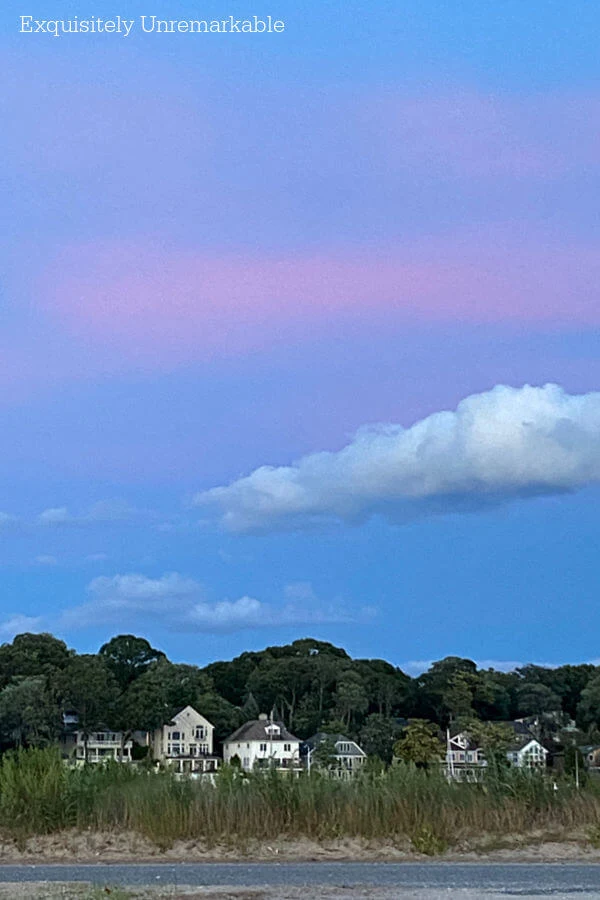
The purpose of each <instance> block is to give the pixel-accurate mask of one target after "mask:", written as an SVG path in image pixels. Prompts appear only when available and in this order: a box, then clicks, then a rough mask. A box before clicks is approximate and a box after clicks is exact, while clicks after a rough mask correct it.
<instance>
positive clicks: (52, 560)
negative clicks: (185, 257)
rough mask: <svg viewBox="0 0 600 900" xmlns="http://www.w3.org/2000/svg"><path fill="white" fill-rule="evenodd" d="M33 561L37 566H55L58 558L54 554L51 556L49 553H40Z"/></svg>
mask: <svg viewBox="0 0 600 900" xmlns="http://www.w3.org/2000/svg"><path fill="white" fill-rule="evenodd" d="M34 562H35V564H36V565H38V566H57V565H58V559H57V558H56V556H52V555H51V554H49V553H41V554H40V555H39V556H36V558H35V559H34Z"/></svg>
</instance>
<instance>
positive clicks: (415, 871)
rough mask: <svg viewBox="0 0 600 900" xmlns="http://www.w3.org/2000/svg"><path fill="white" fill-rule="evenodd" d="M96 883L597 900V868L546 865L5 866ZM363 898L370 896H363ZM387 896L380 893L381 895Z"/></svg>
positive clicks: (13, 876) (35, 875) (3, 875)
mask: <svg viewBox="0 0 600 900" xmlns="http://www.w3.org/2000/svg"><path fill="white" fill-rule="evenodd" d="M33 881H35V882H42V881H54V882H56V881H59V882H71V883H72V882H88V883H89V882H92V883H95V884H103V885H105V884H111V885H121V886H127V885H130V886H135V885H149V884H151V885H156V886H159V885H165V886H166V885H177V886H180V887H181V886H184V885H193V886H225V885H228V886H229V885H230V886H232V887H250V886H257V887H260V888H269V887H270V888H272V889H275V892H276V889H277V887H278V886H280V887H281V888H283V887H284V886H285V888H294V887H307V888H311V889H313V890H311V891H310V894H307V895H306V896H310V897H311V898H312V897H316V896H318V895H319V891H318V890H317V887H318V886H321V887H322V888H323V889H326V891H327V896H330V892H331V890H332V889H335V888H336V886H339V890H340V897H342V896H343V897H350V896H353V895H357V894H355V891H354V890H353V888H359V887H361V888H363V889H366V891H367V894H366V896H370V894H369V888H372V889H373V894H372V895H373V896H380V890H379V889H383V891H384V893H385V896H388V895H389V896H390V897H396V896H397V897H404V896H407V897H408V896H410V897H432V898H433V897H449V896H460V897H474V898H478V897H498V896H502V897H520V898H525V897H553V898H555V900H558V898H562V897H565V898H572V900H583V898H587V897H598V898H600V865H598V866H594V865H587V864H560V863H542V864H535V865H529V864H524V863H516V864H512V865H506V864H496V863H490V864H484V865H480V864H477V863H471V864H464V863H443V862H440V863H280V864H275V863H269V864H264V863H251V864H246V863H227V864H221V863H211V864H203V865H201V864H196V863H190V864H180V865H169V864H154V865H146V864H141V865H119V864H114V865H107V864H98V865H39V866H31V865H29V866H20V865H19V866H14V865H11V866H8V865H6V866H0V882H13V883H14V882H19V883H24V882H33ZM361 896H365V894H364V893H362V892H361ZM381 896H383V894H381Z"/></svg>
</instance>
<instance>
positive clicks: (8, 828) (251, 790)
mask: <svg viewBox="0 0 600 900" xmlns="http://www.w3.org/2000/svg"><path fill="white" fill-rule="evenodd" d="M599 824H600V791H599V790H598V789H597V788H596V787H595V786H594V785H593V784H591V785H589V786H588V787H586V788H585V789H584V790H581V791H578V790H576V789H575V786H574V785H572V784H571V783H570V782H569V781H567V780H565V781H562V782H559V784H558V790H555V788H554V782H553V781H552V780H550V779H548V778H547V777H544V776H542V775H540V774H535V773H534V774H530V773H527V772H520V771H517V770H512V771H509V772H507V773H505V774H504V775H503V776H502V777H499V778H497V779H493V778H490V779H488V781H487V782H486V783H485V784H484V785H475V784H448V783H447V781H446V780H445V778H444V777H443V775H442V773H440V772H437V771H436V772H430V773H428V772H425V771H423V770H419V769H416V768H414V767H413V766H408V765H398V766H394V767H392V768H391V769H389V770H388V771H386V772H381V773H372V774H365V775H364V776H361V777H359V778H356V779H355V780H354V781H344V782H342V781H334V780H330V779H328V778H326V777H321V776H319V775H318V774H312V775H310V776H303V777H300V778H293V777H284V776H281V775H278V774H277V773H257V774H252V775H249V776H247V777H243V776H241V775H240V774H239V773H238V772H236V771H234V770H229V769H225V770H223V772H222V773H221V774H220V775H219V776H218V777H217V779H216V782H215V784H214V785H213V784H210V783H201V782H197V781H187V780H182V781H178V780H176V779H175V778H174V777H173V776H172V775H170V774H168V773H162V774H155V773H151V772H147V771H144V770H141V769H135V768H132V767H129V766H126V765H119V764H117V763H115V764H113V765H109V766H106V767H98V766H94V767H92V766H88V767H87V768H82V769H72V768H68V767H67V766H65V765H64V763H63V762H62V760H61V759H60V757H59V755H58V753H55V752H54V751H53V750H51V749H48V750H21V751H18V752H15V753H12V754H7V755H6V756H4V757H3V759H2V761H1V762H0V831H1V832H2V833H3V834H4V835H5V836H14V837H17V838H19V839H23V838H24V837H27V836H30V835H37V834H50V833H53V832H57V831H61V830H63V829H67V828H80V829H94V830H102V831H106V830H111V831H115V830H130V831H134V832H137V833H139V834H141V835H144V836H145V837H147V838H149V839H151V840H152V841H154V842H155V843H156V844H158V845H159V846H162V847H167V846H169V845H171V844H172V843H173V842H174V841H175V840H177V839H187V840H189V839H202V840H204V841H206V842H207V843H209V844H216V843H223V842H226V843H234V844H237V845H242V844H247V843H248V842H250V841H253V840H257V839H258V840H274V839H276V838H280V837H288V838H299V837H309V838H313V839H315V838H316V839H319V840H324V839H330V838H342V837H359V838H365V839H382V838H384V839H388V840H392V841H397V842H402V843H405V842H406V841H407V840H410V841H412V843H413V845H414V846H415V847H416V848H417V849H421V850H425V852H435V851H436V850H441V849H443V848H444V847H447V846H452V845H453V844H455V843H456V842H458V841H460V840H462V839H468V838H472V837H481V836H482V835H486V834H487V835H494V836H497V837H501V836H505V835H515V834H525V833H528V832H531V831H533V830H542V831H544V832H553V833H559V832H561V831H567V830H571V829H573V828H580V827H585V826H587V827H591V826H594V827H597V826H598V825H599Z"/></svg>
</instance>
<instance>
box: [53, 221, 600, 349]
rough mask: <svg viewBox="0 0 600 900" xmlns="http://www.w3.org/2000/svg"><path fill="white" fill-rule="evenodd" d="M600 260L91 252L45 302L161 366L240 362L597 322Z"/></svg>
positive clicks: (500, 251) (78, 258)
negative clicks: (301, 351) (255, 354)
mask: <svg viewBox="0 0 600 900" xmlns="http://www.w3.org/2000/svg"><path fill="white" fill-rule="evenodd" d="M599 259H600V256H599V254H598V251H597V248H595V247H593V246H589V247H581V246H571V247H569V246H564V245H562V244H559V243H557V242H550V243H548V244H547V245H541V244H537V245H535V246H531V247H528V246H527V245H524V244H523V243H520V242H519V241H518V239H517V238H516V237H515V238H510V237H509V238H507V237H506V236H503V237H501V238H498V242H497V243H496V244H494V243H493V242H492V240H491V239H488V241H487V242H485V241H480V240H478V239H477V238H476V237H470V238H465V239H463V240H459V239H447V240H438V241H431V242H428V243H425V242H423V243H421V244H419V245H414V246H406V245H405V246H400V247H398V248H397V249H386V250H385V251H383V250H379V251H370V252H369V251H366V250H364V249H363V250H361V251H360V252H359V251H357V252H356V253H353V254H351V253H349V252H348V251H345V252H343V253H342V252H339V251H333V252H329V253H326V252H325V251H323V252H322V253H305V254H299V253H297V254H288V255H283V254H282V255H280V256H262V257H261V256H258V255H250V254H248V255H244V254H222V255H217V254H210V255H208V254H203V253H192V252H188V253H181V252H170V251H169V250H165V249H164V248H160V247H159V246H158V245H156V244H155V245H152V244H147V245H142V244H140V245H138V246H135V245H129V246H121V245H118V244H114V245H111V244H91V245H86V246H80V247H73V248H72V249H71V250H70V251H69V252H68V253H65V254H64V255H63V256H62V258H61V259H60V260H59V261H58V263H57V264H56V265H54V266H53V268H52V270H51V271H48V272H46V275H45V279H44V285H43V286H42V296H44V288H45V296H44V303H45V306H46V311H47V312H48V313H50V314H51V315H52V317H54V318H55V319H56V320H57V321H58V322H59V323H60V324H61V326H62V327H63V328H66V329H67V330H68V332H69V333H71V334H72V335H75V336H77V337H78V338H80V339H85V340H86V341H91V342H92V343H98V342H101V343H102V344H103V345H105V346H106V345H108V346H109V347H111V348H112V349H113V350H114V351H117V352H118V351H120V350H122V351H123V352H125V351H126V352H127V353H128V354H129V356H130V358H134V359H139V360H144V359H145V358H148V356H149V355H150V357H151V359H152V360H153V361H155V362H157V363H160V361H161V360H162V361H174V360H177V359H181V360H183V361H186V360H190V359H193V360H197V359H210V358H213V357H214V356H222V355H230V354H233V355H237V354H239V353H245V352H248V351H252V350H254V349H258V348H261V347H263V346H266V345H271V344H273V343H275V342H277V341H278V340H281V339H286V338H287V337H288V336H289V337H292V338H300V339H301V337H302V335H303V334H306V333H310V334H314V332H315V329H316V330H323V331H327V332H330V331H331V329H332V328H334V329H335V327H336V326H337V325H339V324H341V322H342V321H343V320H347V321H357V322H358V323H360V322H361V321H368V322H369V323H371V322H372V321H373V320H374V319H377V318H384V319H388V318H389V317H392V318H393V319H394V320H395V321H406V322H407V323H410V322H437V323H447V322H453V321H464V322H474V323H477V322H481V323H486V322H487V323H494V322H509V323H510V322H515V323H532V324H534V323H537V324H541V325H544V326H550V327H554V326H556V325H565V324H570V325H574V326H577V325H580V326H581V325H596V324H598V323H600V303H599V299H598V292H597V287H596V285H597V284H598V282H599V278H598V276H599V274H600V272H599V268H600V264H599Z"/></svg>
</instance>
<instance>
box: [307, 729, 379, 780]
mask: <svg viewBox="0 0 600 900" xmlns="http://www.w3.org/2000/svg"><path fill="white" fill-rule="evenodd" d="M326 742H330V743H331V749H332V751H334V752H332V763H334V765H332V766H331V767H330V768H329V771H330V773H331V774H332V775H333V776H335V777H337V778H351V777H352V776H353V775H356V774H357V772H359V771H360V769H361V768H362V765H363V763H364V761H365V760H366V758H367V754H366V753H365V751H364V750H363V749H362V748H361V747H359V745H358V744H357V743H356V741H351V740H350V739H349V738H347V737H345V735H343V734H326V733H325V732H324V731H319V732H318V733H317V734H314V735H313V736H312V737H311V738H309V739H308V740H307V741H305V742H304V743H303V744H302V746H301V748H300V752H301V755H302V757H303V758H304V760H305V763H306V767H307V769H308V770H309V772H310V771H311V769H312V768H313V766H314V765H317V766H318V759H317V758H315V750H316V749H317V748H318V747H320V746H322V745H323V744H325V743H326ZM317 756H318V754H317Z"/></svg>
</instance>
